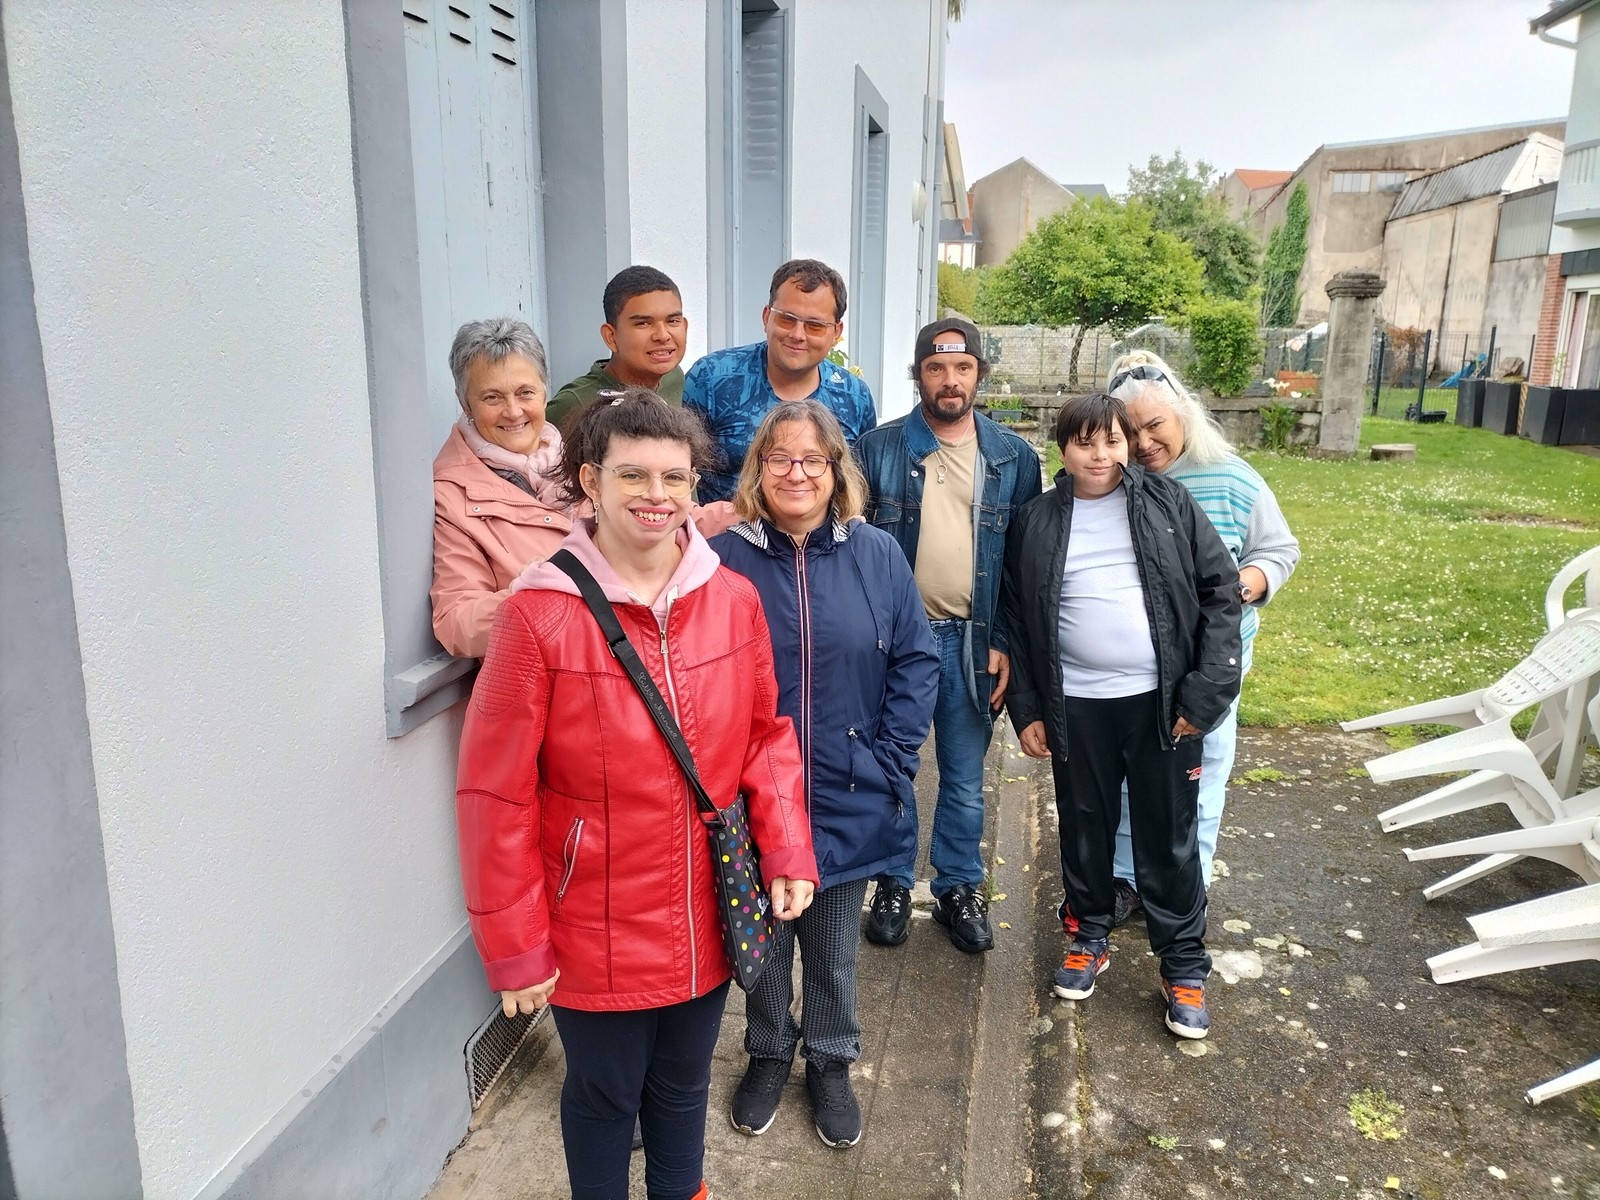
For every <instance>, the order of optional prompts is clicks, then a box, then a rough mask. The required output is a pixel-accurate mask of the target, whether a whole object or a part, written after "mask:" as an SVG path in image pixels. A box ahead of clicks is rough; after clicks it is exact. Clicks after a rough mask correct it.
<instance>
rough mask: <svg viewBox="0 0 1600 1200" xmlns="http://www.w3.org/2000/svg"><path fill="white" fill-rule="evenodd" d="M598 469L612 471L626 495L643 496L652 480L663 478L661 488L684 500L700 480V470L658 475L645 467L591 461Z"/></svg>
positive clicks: (669, 494)
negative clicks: (614, 465)
mask: <svg viewBox="0 0 1600 1200" xmlns="http://www.w3.org/2000/svg"><path fill="white" fill-rule="evenodd" d="M589 465H590V466H591V467H593V468H594V469H595V470H596V471H610V472H611V477H612V478H613V479H615V480H616V481H617V486H618V487H620V488H621V489H622V491H623V493H624V494H625V495H629V496H642V495H644V494H645V493H646V492H648V491H649V490H650V481H651V480H653V479H659V480H661V490H662V491H664V492H666V494H667V495H668V497H670V498H671V499H673V500H682V499H683V498H684V497H686V496H688V495H689V493H690V492H692V491H694V485H695V484H697V483H699V482H700V472H698V471H684V470H673V471H663V472H661V474H660V475H656V474H655V473H653V472H651V471H646V470H645V469H644V468H643V467H630V466H621V467H604V466H601V465H600V464H599V463H590V464H589Z"/></svg>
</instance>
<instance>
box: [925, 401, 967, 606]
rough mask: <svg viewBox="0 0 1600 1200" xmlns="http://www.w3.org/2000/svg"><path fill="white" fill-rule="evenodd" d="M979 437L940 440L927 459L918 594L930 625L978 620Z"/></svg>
mask: <svg viewBox="0 0 1600 1200" xmlns="http://www.w3.org/2000/svg"><path fill="white" fill-rule="evenodd" d="M977 465H978V435H977V432H976V431H974V432H973V434H972V436H970V437H968V438H967V439H965V440H964V441H961V442H947V441H945V440H944V439H943V438H940V439H939V447H938V449H936V450H935V451H934V452H933V453H932V454H930V455H928V457H927V458H925V459H923V460H922V471H923V479H922V532H921V533H920V534H918V535H917V565H916V570H915V574H916V578H917V590H918V591H919V592H921V593H922V606H923V607H924V608H925V609H927V611H928V619H929V620H930V621H941V620H945V619H947V618H950V617H959V618H961V619H962V620H964V621H965V620H970V619H971V617H972V562H973V559H972V495H973V491H972V489H973V486H974V475H975V474H976V471H977Z"/></svg>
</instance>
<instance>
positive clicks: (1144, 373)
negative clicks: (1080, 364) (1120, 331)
mask: <svg viewBox="0 0 1600 1200" xmlns="http://www.w3.org/2000/svg"><path fill="white" fill-rule="evenodd" d="M1130 379H1138V380H1141V381H1148V382H1151V383H1156V382H1160V383H1164V384H1166V385H1167V386H1168V387H1169V388H1172V390H1173V392H1174V393H1176V392H1177V390H1178V389H1177V388H1175V387H1173V385H1172V380H1170V379H1168V378H1167V377H1166V375H1165V374H1164V373H1163V372H1162V370H1161V368H1160V367H1151V366H1146V365H1145V364H1144V363H1140V364H1139V365H1138V366H1137V367H1128V368H1127V369H1126V370H1122V371H1118V372H1117V373H1116V374H1115V375H1113V376H1112V377H1111V382H1110V383H1108V384H1106V391H1108V392H1115V391H1116V390H1117V389H1118V388H1119V387H1121V386H1122V385H1123V384H1125V383H1127V382H1128V380H1130Z"/></svg>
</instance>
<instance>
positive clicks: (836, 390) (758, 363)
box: [683, 258, 878, 504]
mask: <svg viewBox="0 0 1600 1200" xmlns="http://www.w3.org/2000/svg"><path fill="white" fill-rule="evenodd" d="M844 308H845V289H844V280H843V279H842V278H841V277H840V275H839V272H837V271H835V270H834V269H833V268H832V267H830V266H828V265H827V264H826V263H822V262H818V261H817V260H816V259H814V258H795V259H790V260H789V261H788V262H786V263H784V264H783V266H781V267H779V268H778V269H777V271H775V272H774V273H773V276H772V288H771V291H770V292H769V293H768V303H767V306H766V307H765V308H764V309H762V310H761V323H762V325H763V326H764V327H765V329H766V331H767V338H766V341H763V342H752V343H751V344H750V345H748V346H730V347H729V348H728V349H726V350H714V351H712V352H711V353H710V354H708V355H706V356H705V357H704V358H702V359H701V360H700V361H699V362H697V363H695V364H694V366H693V367H691V368H690V369H689V373H688V375H687V377H686V378H685V379H684V383H683V403H684V407H686V408H690V409H693V410H694V411H695V412H697V413H699V414H700V418H701V420H703V421H704V422H705V423H706V428H707V429H708V430H709V431H710V433H711V437H712V440H713V441H715V442H716V443H717V447H718V449H720V450H721V451H722V454H723V456H724V458H725V459H726V461H725V463H724V464H723V465H722V467H721V468H720V469H719V470H716V471H707V472H705V473H704V474H703V475H702V476H701V479H700V501H701V503H702V504H707V503H710V502H712V501H715V500H731V499H732V498H733V491H734V486H735V484H736V483H737V482H738V479H739V468H740V467H741V466H742V465H743V464H744V456H745V454H746V452H747V451H748V450H749V449H750V441H751V439H752V438H754V436H755V432H756V428H757V427H758V426H759V425H760V424H761V418H762V417H764V416H766V415H767V413H768V412H770V411H771V410H772V409H773V407H775V406H776V405H777V403H778V402H779V401H780V400H808V399H809V400H816V401H818V402H819V403H821V404H825V405H827V407H828V408H830V409H831V410H832V411H833V415H834V416H836V417H838V418H839V424H840V425H842V426H844V435H845V438H846V440H848V441H849V442H850V443H851V444H852V445H854V444H855V440H856V439H857V438H859V437H860V436H861V435H862V434H863V433H865V432H866V431H867V430H869V429H871V428H872V427H873V426H874V425H876V424H877V423H878V414H877V410H876V408H875V407H874V405H873V402H872V392H871V390H870V389H869V388H868V387H867V385H866V383H865V382H863V381H862V380H861V378H860V377H858V376H856V375H852V374H851V373H850V372H849V371H847V370H846V369H845V368H843V367H840V366H836V365H834V364H833V363H831V362H828V361H827V357H828V351H830V350H832V349H833V348H834V346H836V345H837V344H838V342H839V337H840V335H841V334H842V333H843V332H844Z"/></svg>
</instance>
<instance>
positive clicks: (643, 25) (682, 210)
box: [593, 0, 849, 367]
mask: <svg viewBox="0 0 1600 1200" xmlns="http://www.w3.org/2000/svg"><path fill="white" fill-rule="evenodd" d="M627 6H628V7H627V23H628V202H629V228H630V232H631V236H632V240H633V261H634V262H636V263H646V264H648V265H650V266H652V267H656V268H658V269H659V270H662V271H665V272H666V273H667V274H668V275H670V276H671V277H672V280H673V282H674V283H676V284H677V285H678V288H679V290H680V291H681V293H682V295H683V310H684V312H685V313H687V314H688V316H689V345H688V350H687V352H686V353H685V355H684V359H683V361H684V365H685V366H686V367H687V366H688V365H689V364H691V363H693V362H694V360H695V359H697V358H699V357H700V356H701V355H703V354H704V353H705V352H706V345H707V333H708V324H709V319H708V316H707V313H708V311H709V309H708V306H707V288H708V280H707V259H708V257H709V256H708V253H707V244H706V238H707V235H706V204H707V197H706V103H707V100H706V87H707V82H706V10H707V6H706V5H703V4H684V3H669V4H663V3H661V0H627ZM719 86H720V83H719ZM845 211H846V213H848V212H849V209H848V207H847V208H846V210H845ZM772 265H773V266H777V265H778V264H777V263H773V264H772ZM719 286H720V284H719ZM593 304H594V309H595V314H596V316H595V324H596V326H598V325H599V323H600V316H599V313H600V298H599V297H598V296H596V297H594V299H593ZM595 345H596V349H595V354H596V356H597V357H598V356H602V355H604V353H605V347H604V346H603V345H601V344H600V340H599V335H598V334H596V335H595Z"/></svg>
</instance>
